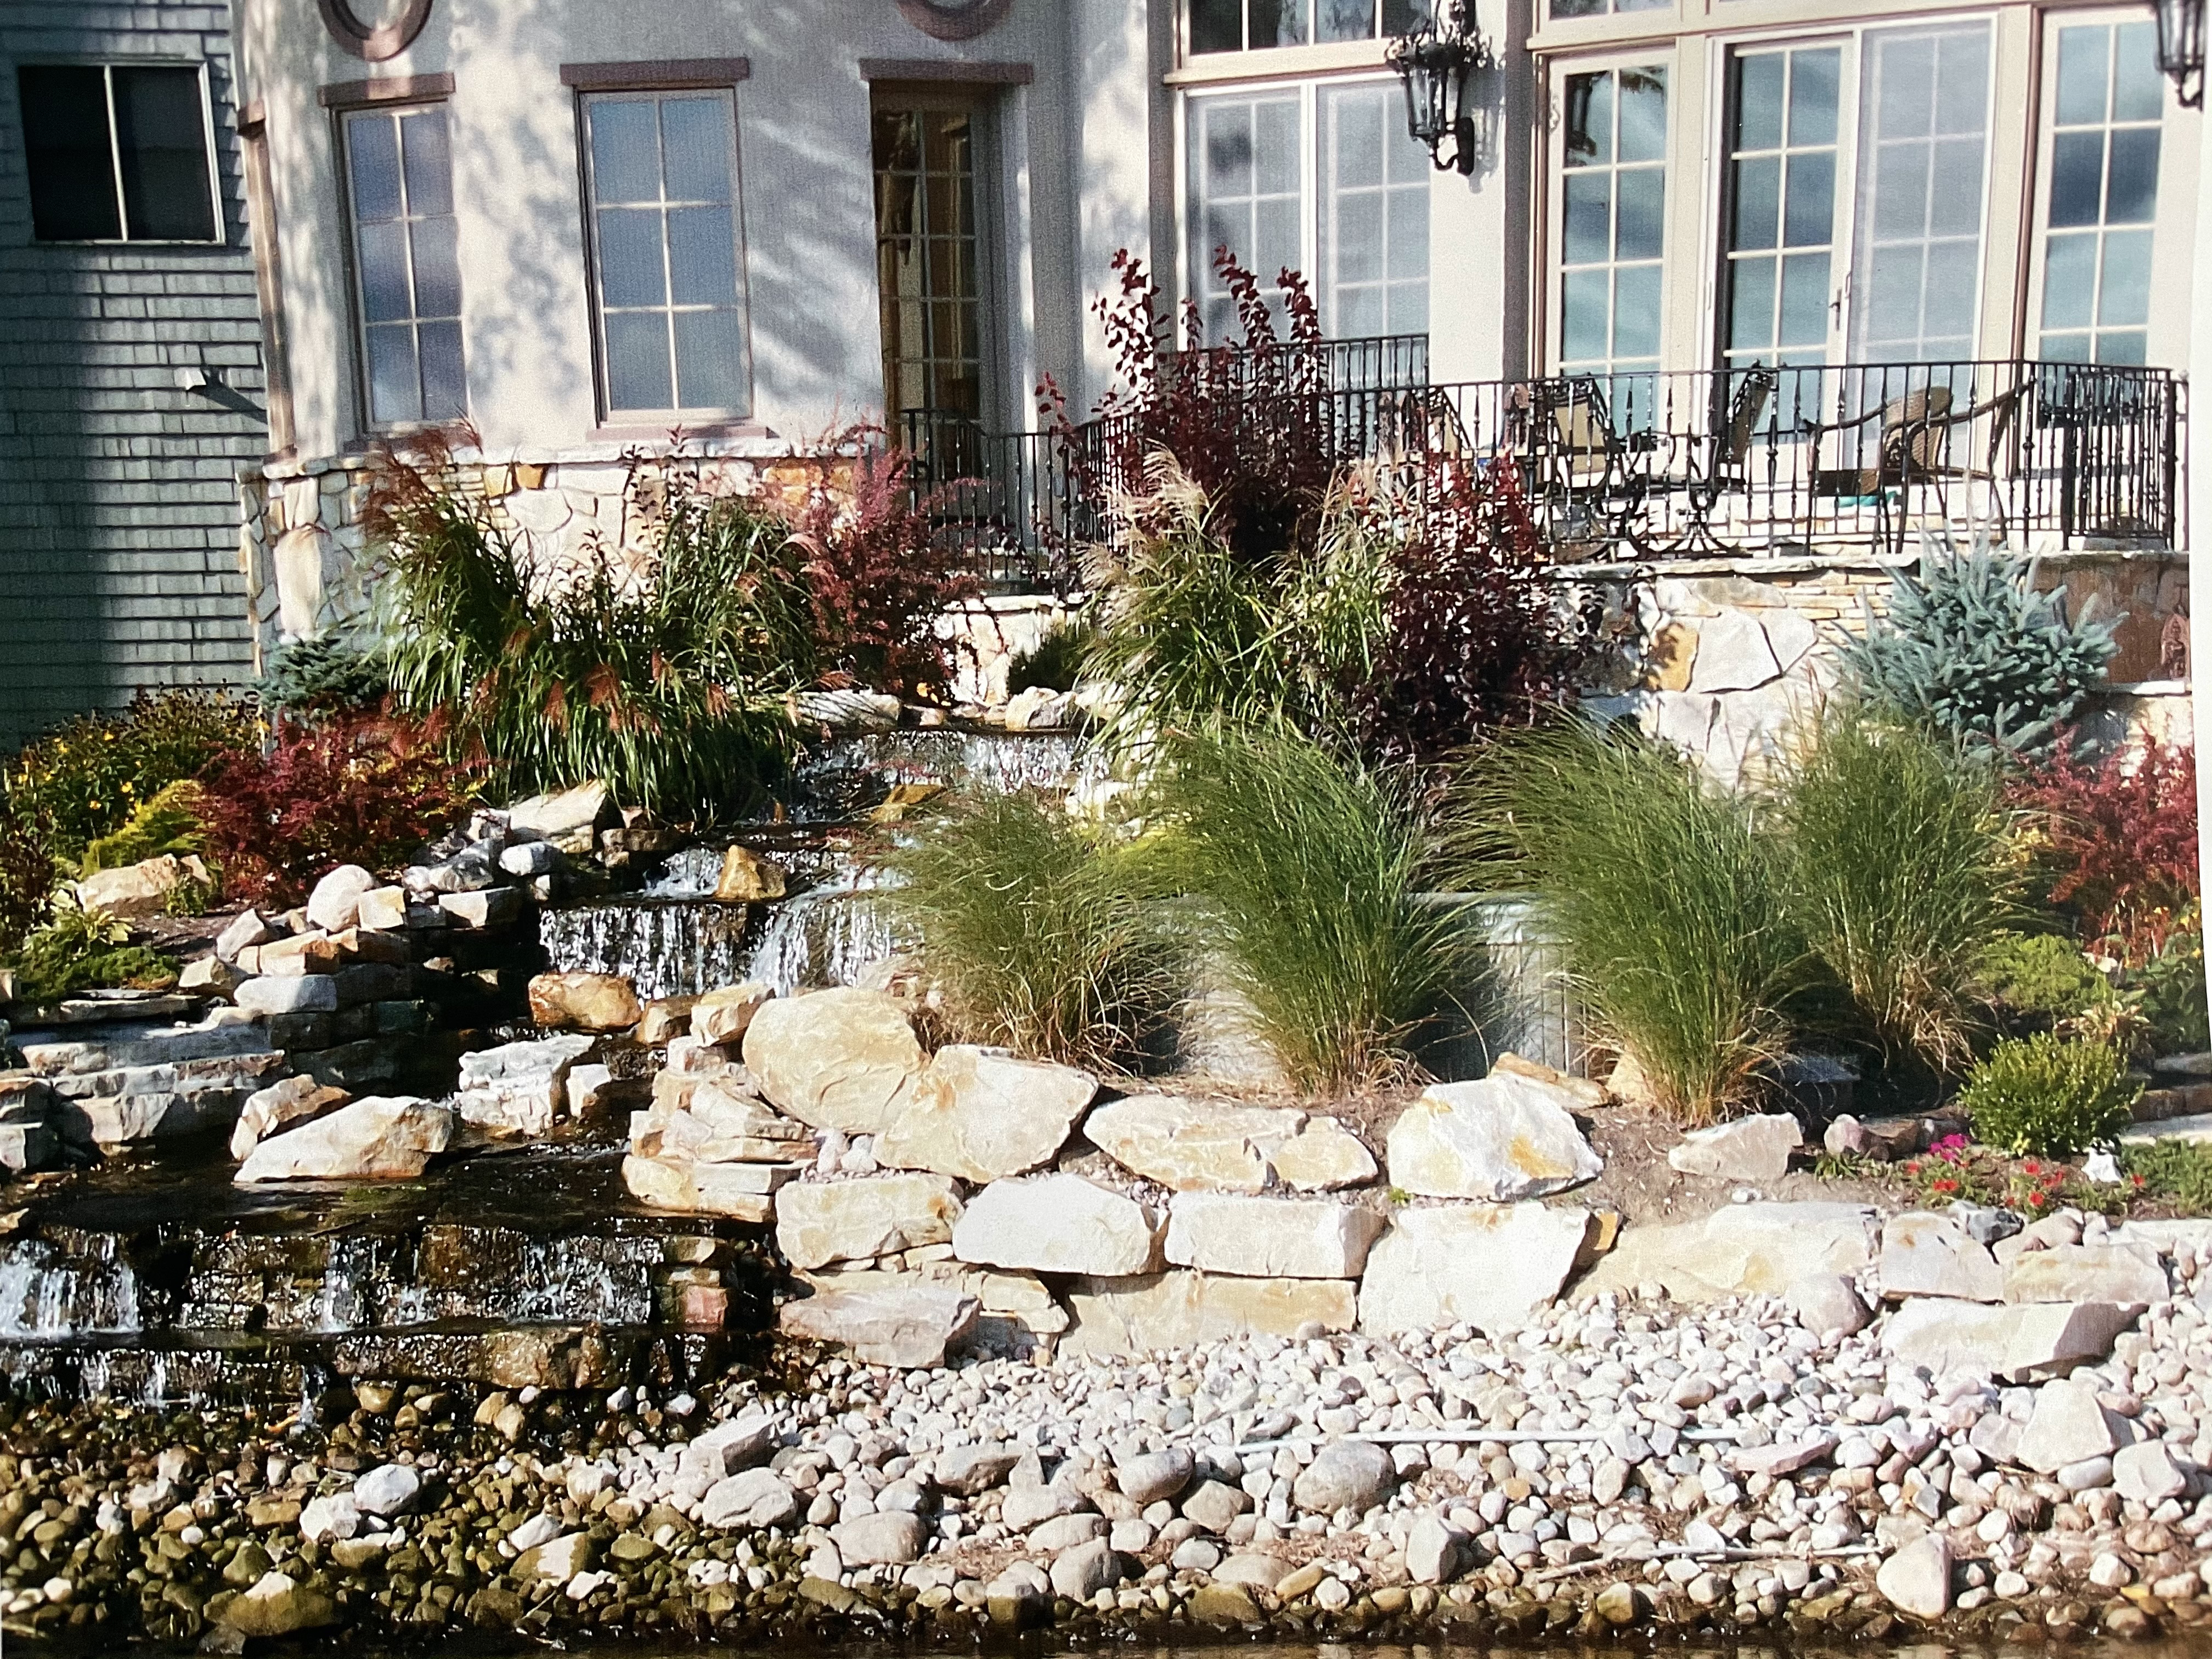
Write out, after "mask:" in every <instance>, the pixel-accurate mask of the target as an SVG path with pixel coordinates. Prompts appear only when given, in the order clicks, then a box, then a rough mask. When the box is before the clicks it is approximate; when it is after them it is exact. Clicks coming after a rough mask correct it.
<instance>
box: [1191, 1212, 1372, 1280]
mask: <svg viewBox="0 0 2212 1659" xmlns="http://www.w3.org/2000/svg"><path fill="white" fill-rule="evenodd" d="M1386 1225H1388V1224H1387V1222H1386V1221H1385V1219H1384V1218H1383V1215H1382V1214H1381V1213H1380V1212H1377V1211H1375V1210H1370V1209H1362V1208H1358V1207H1357V1206H1352V1205H1350V1204H1345V1203H1341V1202H1340V1201H1338V1200H1334V1199H1325V1198H1300V1199H1279V1198H1245V1197H1241V1196H1237V1195H1236V1194H1225V1193H1178V1194H1176V1196H1175V1199H1174V1201H1173V1202H1172V1203H1170V1205H1169V1206H1168V1232H1167V1259H1168V1260H1169V1261H1170V1262H1171V1263H1173V1264H1174V1265H1175V1266H1176V1267H1196V1268H1199V1269H1200V1270H1202V1271H1204V1272H1206V1273H1237V1274H1240V1275H1242V1276H1244V1277H1246V1278H1254V1279H1357V1278H1358V1277H1359V1275H1360V1273H1361V1270H1362V1269H1364V1267H1365V1266H1366V1265H1367V1252H1368V1249H1369V1247H1370V1246H1371V1245H1372V1244H1373V1243H1375V1240H1376V1237H1378V1236H1379V1235H1380V1234H1381V1233H1382V1231H1383V1228H1384V1227H1385V1226H1386Z"/></svg>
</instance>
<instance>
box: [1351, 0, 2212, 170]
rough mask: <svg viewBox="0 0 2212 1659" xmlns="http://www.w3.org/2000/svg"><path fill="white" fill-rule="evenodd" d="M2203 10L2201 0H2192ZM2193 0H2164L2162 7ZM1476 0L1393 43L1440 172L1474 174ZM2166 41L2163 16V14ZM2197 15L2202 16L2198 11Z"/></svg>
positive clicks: (1447, 3) (1413, 118)
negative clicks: (1471, 105) (1470, 100)
mask: <svg viewBox="0 0 2212 1659" xmlns="http://www.w3.org/2000/svg"><path fill="white" fill-rule="evenodd" d="M2188 3H2191V0H2160V5H2161V7H2163V6H2166V5H2172V4H2188ZM2194 3H2196V4H2197V5H2198V6H2200V7H2201V6H2202V5H2203V0H2194ZM2159 15H2160V19H2161V21H2160V37H2159V38H2160V40H2164V39H2165V33H2164V30H2165V24H2164V21H2163V19H2164V17H2165V13H2164V11H2163V10H2161V11H2160V14H2159ZM2199 15H2202V13H2201V11H2200V13H2199ZM1489 60H1490V48H1489V46H1487V45H1486V44H1485V43H1484V41H1483V38H1482V33H1481V31H1480V29H1478V28H1476V27H1475V25H1474V4H1473V0H1433V3H1432V4H1431V6H1430V7H1429V8H1428V15H1427V16H1426V17H1425V18H1423V19H1422V20H1421V21H1420V23H1419V26H1418V27H1415V28H1413V30H1411V31H1410V32H1409V33H1405V34H1401V35H1398V36H1396V37H1395V38H1394V39H1393V40H1391V42H1390V47H1389V62H1390V67H1391V68H1393V69H1395V70H1397V71H1398V78H1399V79H1400V80H1401V81H1403V82H1405V83H1406V128H1407V131H1409V132H1411V133H1412V134H1413V137H1414V138H1415V139H1417V140H1418V141H1419V142H1420V143H1424V144H1426V145H1427V146H1428V148H1429V159H1430V160H1431V161H1434V162H1435V163H1436V164H1437V172H1439V173H1444V172H1449V171H1451V170H1452V169H1454V168H1456V169H1457V170H1458V171H1460V172H1461V173H1473V172H1474V161H1475V135H1474V116H1473V115H1471V114H1469V113H1468V107H1467V94H1468V77H1469V76H1472V75H1473V73H1474V70H1477V69H1478V68H1480V67H1481V66H1482V65H1483V64H1486V63H1488V62H1489Z"/></svg>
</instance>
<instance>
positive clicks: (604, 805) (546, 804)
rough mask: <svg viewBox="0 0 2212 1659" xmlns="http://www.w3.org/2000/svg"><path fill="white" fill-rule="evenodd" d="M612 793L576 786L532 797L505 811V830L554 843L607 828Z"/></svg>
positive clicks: (598, 785) (612, 808) (596, 784)
mask: <svg viewBox="0 0 2212 1659" xmlns="http://www.w3.org/2000/svg"><path fill="white" fill-rule="evenodd" d="M614 816H615V801H614V795H613V793H612V792H611V790H609V789H608V787H607V786H606V785H605V784H604V783H599V782H597V781H594V782H591V783H580V784H577V785H576V786H575V787H573V788H568V789H562V790H556V791H555V792H554V793H550V794H544V795H532V796H531V797H530V799H527V800H520V801H517V802H516V803H515V804H514V805H513V806H511V807H509V808H508V809H507V827H508V828H509V829H512V830H513V831H514V832H515V834H516V835H517V836H542V837H543V838H544V839H545V840H547V841H558V840H560V839H562V837H563V836H577V835H580V834H584V833H586V832H589V831H591V830H593V829H605V828H611V827H612V825H613V823H614Z"/></svg>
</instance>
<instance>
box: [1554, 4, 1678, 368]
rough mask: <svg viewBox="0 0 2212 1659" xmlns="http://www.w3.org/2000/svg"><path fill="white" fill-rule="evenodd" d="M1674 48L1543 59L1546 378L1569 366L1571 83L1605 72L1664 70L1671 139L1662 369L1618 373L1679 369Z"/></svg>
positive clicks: (1662, 255) (1662, 267) (1663, 219)
mask: <svg viewBox="0 0 2212 1659" xmlns="http://www.w3.org/2000/svg"><path fill="white" fill-rule="evenodd" d="M1577 21H1580V20H1577ZM1674 48H1675V43H1674V41H1672V40H1664V41H1657V42H1646V43H1645V44H1644V45H1643V46H1616V47H1613V48H1610V49H1608V50H1606V51H1603V52H1576V53H1573V54H1572V55H1565V54H1562V55H1560V56H1557V57H1553V58H1546V59H1545V60H1544V81H1543V99H1544V101H1543V103H1542V105H1541V108H1542V109H1543V110H1544V112H1545V118H1544V121H1543V126H1542V137H1543V144H1542V151H1543V154H1542V158H1541V166H1542V167H1543V173H1542V179H1543V184H1542V188H1541V192H1540V195H1539V200H1540V202H1541V207H1542V222H1541V227H1540V228H1539V230H1538V232H1537V237H1536V245H1537V246H1538V247H1539V248H1540V249H1541V251H1542V256H1541V257H1542V264H1541V277H1542V280H1541V282H1540V283H1537V285H1536V288H1537V304H1538V307H1540V310H1539V315H1540V317H1541V322H1540V324H1539V325H1538V326H1537V327H1536V329H1535V330H1534V332H1535V334H1536V336H1537V337H1538V338H1539V339H1540V340H1541V342H1542V349H1541V352H1540V353H1539V354H1538V356H1539V357H1540V360H1541V363H1542V365H1543V368H1542V372H1543V373H1544V374H1559V372H1560V365H1561V364H1562V363H1563V362H1565V346H1566V338H1565V326H1566V272H1565V258H1564V255H1565V251H1566V229H1567V212H1566V200H1567V184H1566V180H1567V172H1568V168H1567V166H1566V108H1567V79H1568V77H1569V76H1575V75H1599V74H1603V73H1605V72H1606V71H1607V70H1614V71H1618V70H1637V69H1663V70H1665V71H1666V74H1667V142H1666V144H1665V147H1664V149H1663V150H1662V156H1663V158H1664V160H1663V165H1664V167H1665V170H1666V171H1665V178H1666V185H1665V192H1666V193H1665V195H1664V197H1662V208H1661V210H1660V225H1661V231H1660V242H1659V357H1658V366H1657V368H1656V371H1654V370H1650V369H1624V370H1620V371H1618V372H1619V373H1620V374H1625V375H1631V376H1633V375H1638V374H1651V373H1654V372H1656V373H1659V374H1664V373H1666V372H1667V371H1668V369H1670V368H1676V367H1678V366H1679V362H1678V359H1677V357H1676V355H1675V353H1674V349H1673V347H1674V333H1675V328H1674V312H1675V307H1674V303H1673V295H1674V292H1675V289H1676V285H1677V284H1678V283H1680V270H1681V250H1680V247H1679V246H1677V234H1676V229H1675V228H1676V226H1677V224H1678V223H1679V222H1680V215H1679V214H1678V213H1677V212H1676V211H1675V199H1676V198H1675V192H1676V191H1679V190H1680V189H1681V187H1682V178H1681V172H1682V169H1681V167H1680V161H1679V160H1678V157H1679V156H1680V153H1681V143H1682V138H1681V134H1682V130H1683V125H1684V121H1683V116H1682V110H1681V101H1682V100H1681V97H1680V88H1681V73H1680V68H1679V67H1678V54H1677V53H1676V52H1675V49H1674ZM1711 101H1712V100H1710V99H1709V100H1707V102H1709V103H1710V102H1711ZM1714 177H1716V178H1717V175H1714ZM1701 182H1703V181H1702V180H1701ZM1707 189H1708V194H1709V196H1710V192H1711V185H1708V186H1707ZM1577 372H1584V371H1577Z"/></svg>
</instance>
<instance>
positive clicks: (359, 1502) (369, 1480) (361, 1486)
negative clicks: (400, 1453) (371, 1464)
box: [353, 1463, 422, 1515]
mask: <svg viewBox="0 0 2212 1659" xmlns="http://www.w3.org/2000/svg"><path fill="white" fill-rule="evenodd" d="M421 1492H422V1476H421V1475H419V1474H416V1472H415V1471H414V1470H413V1469H412V1468H410V1467H409V1466H408V1465H406V1464H404V1463H383V1464H380V1465H378V1466H377V1467H376V1468H373V1469H371V1470H369V1471H368V1474H364V1475H362V1477H361V1478H360V1479H358V1480H356V1481H355V1482H354V1483H353V1501H354V1507H355V1508H356V1509H358V1510H362V1511H363V1512H364V1513H366V1514H369V1515H404V1514H406V1513H407V1511H408V1510H410V1509H412V1508H413V1507H414V1505H415V1499H416V1497H417V1496H418V1495H419V1494H420V1493H421Z"/></svg>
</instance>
